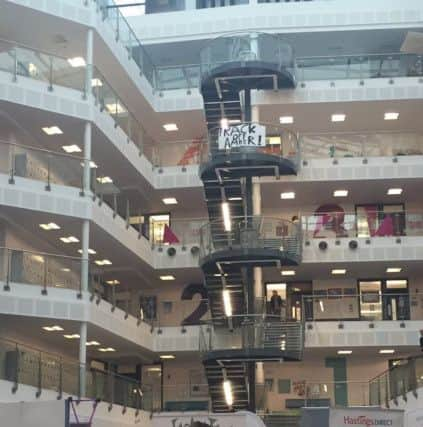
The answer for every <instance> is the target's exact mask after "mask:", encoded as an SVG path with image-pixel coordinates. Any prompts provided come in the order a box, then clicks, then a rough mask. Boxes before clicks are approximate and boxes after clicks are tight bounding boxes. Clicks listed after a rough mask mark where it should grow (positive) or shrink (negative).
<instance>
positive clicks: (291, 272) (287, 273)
mask: <svg viewBox="0 0 423 427" xmlns="http://www.w3.org/2000/svg"><path fill="white" fill-rule="evenodd" d="M281 274H282V276H295V270H282V271H281Z"/></svg>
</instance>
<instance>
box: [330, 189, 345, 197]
mask: <svg viewBox="0 0 423 427" xmlns="http://www.w3.org/2000/svg"><path fill="white" fill-rule="evenodd" d="M347 196H348V190H335V191H334V192H333V197H347Z"/></svg>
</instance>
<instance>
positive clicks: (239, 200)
mask: <svg viewBox="0 0 423 427" xmlns="http://www.w3.org/2000/svg"><path fill="white" fill-rule="evenodd" d="M228 201H230V202H241V201H242V197H229V198H228Z"/></svg>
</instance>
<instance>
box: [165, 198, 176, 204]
mask: <svg viewBox="0 0 423 427" xmlns="http://www.w3.org/2000/svg"><path fill="white" fill-rule="evenodd" d="M162 202H163V203H164V204H165V205H177V204H178V201H177V200H176V199H175V198H174V197H165V198H164V199H162Z"/></svg>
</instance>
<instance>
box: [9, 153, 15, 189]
mask: <svg viewBox="0 0 423 427" xmlns="http://www.w3.org/2000/svg"><path fill="white" fill-rule="evenodd" d="M10 151H11V152H10V177H9V184H14V183H15V146H14V145H11V146H10Z"/></svg>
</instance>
